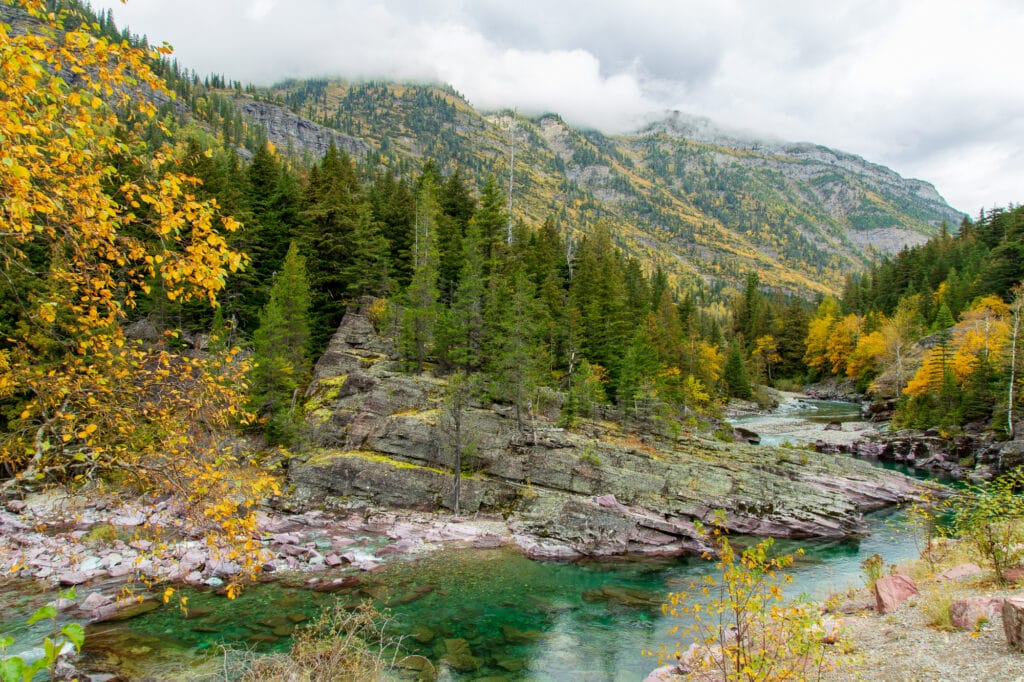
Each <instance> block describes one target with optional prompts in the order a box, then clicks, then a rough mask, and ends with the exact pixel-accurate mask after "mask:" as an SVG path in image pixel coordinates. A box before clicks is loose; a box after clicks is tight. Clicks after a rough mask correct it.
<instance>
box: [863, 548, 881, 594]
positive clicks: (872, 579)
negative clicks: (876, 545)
mask: <svg viewBox="0 0 1024 682" xmlns="http://www.w3.org/2000/svg"><path fill="white" fill-rule="evenodd" d="M883 566H885V562H884V561H883V560H882V555H881V554H872V555H871V556H869V557H867V558H865V559H864V561H862V562H860V570H861V573H863V574H864V584H865V585H866V586H867V588H868V589H869V590H874V589H875V583H877V582H878V579H879V578H881V577H882V568H883Z"/></svg>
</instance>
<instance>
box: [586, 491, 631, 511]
mask: <svg viewBox="0 0 1024 682" xmlns="http://www.w3.org/2000/svg"><path fill="white" fill-rule="evenodd" d="M594 502H596V503H597V504H599V505H600V506H602V507H606V508H608V509H614V510H615V511H620V512H628V511H629V510H628V509H626V506H625V505H624V504H622V503H621V502H619V501H618V500H617V499H615V495H612V494H611V493H609V494H607V495H599V496H597V497H595V498H594Z"/></svg>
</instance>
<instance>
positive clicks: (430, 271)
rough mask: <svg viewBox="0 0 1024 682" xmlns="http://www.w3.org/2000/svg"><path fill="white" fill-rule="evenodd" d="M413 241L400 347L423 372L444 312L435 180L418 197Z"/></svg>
mask: <svg viewBox="0 0 1024 682" xmlns="http://www.w3.org/2000/svg"><path fill="white" fill-rule="evenodd" d="M416 203H417V206H416V221H415V225H414V240H413V274H412V281H411V282H410V283H409V288H408V289H407V291H406V296H405V305H404V307H403V308H402V320H401V324H402V327H401V333H400V336H399V349H400V352H401V354H402V357H403V359H404V360H405V362H406V365H407V366H410V367H413V366H414V367H415V368H416V371H417V372H422V371H423V367H424V363H425V362H426V360H427V356H428V354H429V353H430V352H431V351H432V349H433V344H434V333H435V331H436V328H437V322H438V317H439V315H440V304H439V302H438V289H437V262H438V255H437V223H438V220H439V216H440V209H439V208H438V205H437V196H436V194H435V188H434V183H433V181H432V180H431V179H429V178H428V179H427V180H426V181H425V182H424V183H423V186H422V189H421V190H420V192H419V196H418V198H417V202H416Z"/></svg>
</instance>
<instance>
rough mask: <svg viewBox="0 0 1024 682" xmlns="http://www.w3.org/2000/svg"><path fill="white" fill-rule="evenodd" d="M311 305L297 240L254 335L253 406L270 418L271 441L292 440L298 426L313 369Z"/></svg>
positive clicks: (268, 421)
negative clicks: (302, 392)
mask: <svg viewBox="0 0 1024 682" xmlns="http://www.w3.org/2000/svg"><path fill="white" fill-rule="evenodd" d="M309 304H310V289H309V282H308V280H307V278H306V263H305V258H303V257H302V256H301V255H300V254H299V250H298V248H297V247H296V245H295V244H294V243H292V245H291V246H290V247H289V249H288V253H287V254H286V255H285V259H284V263H283V265H282V269H281V272H280V273H279V274H278V275H277V277H275V278H274V284H273V286H272V287H271V288H270V297H269V300H268V301H267V305H266V306H265V307H264V308H263V310H262V311H261V313H260V324H259V327H257V329H256V332H255V333H254V334H253V370H252V406H253V409H254V410H255V411H256V412H257V413H258V414H259V415H261V416H263V417H265V418H266V434H267V439H268V440H269V441H270V442H271V443H280V444H288V443H290V442H291V441H292V439H293V438H294V435H295V432H296V430H297V428H298V423H299V417H300V414H299V410H297V409H296V405H295V403H296V397H297V395H298V392H299V389H300V388H301V387H302V385H303V384H304V383H305V381H306V379H307V374H308V372H309V361H308V359H307V357H306V355H305V348H306V342H307V339H308V336H309V322H308V312H309Z"/></svg>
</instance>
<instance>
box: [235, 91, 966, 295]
mask: <svg viewBox="0 0 1024 682" xmlns="http://www.w3.org/2000/svg"><path fill="white" fill-rule="evenodd" d="M224 94H225V95H227V96H230V97H231V98H232V100H233V103H234V107H235V110H236V111H237V112H238V113H239V114H241V116H242V117H243V118H244V119H246V121H247V122H248V123H249V124H250V125H258V126H262V127H264V128H266V130H267V136H268V139H269V140H270V141H272V142H273V143H274V144H275V145H276V146H277V147H278V148H279V149H290V150H291V151H292V152H293V153H294V154H296V155H298V156H303V155H305V156H306V157H307V158H315V157H317V156H319V155H320V154H322V153H323V150H324V149H325V148H326V146H327V144H329V141H330V140H332V139H333V140H334V141H335V143H336V144H338V145H339V146H341V147H344V148H345V149H347V150H348V151H349V152H350V153H352V154H353V155H354V156H356V158H361V159H365V160H367V161H369V162H374V161H380V162H383V163H385V164H388V165H390V166H392V167H393V168H395V169H398V170H402V169H413V168H416V167H418V166H419V165H420V164H422V163H423V161H424V160H426V159H427V158H432V159H434V160H435V161H436V162H438V163H440V164H441V165H442V166H447V167H458V168H460V169H461V170H462V171H463V172H464V173H468V174H470V175H473V176H475V177H476V178H477V180H478V181H482V180H483V179H484V178H485V177H486V176H487V175H488V174H489V173H494V174H495V175H497V176H498V177H499V178H501V180H502V182H503V183H506V186H507V183H508V180H509V177H508V176H509V161H510V157H511V155H512V148H513V146H514V173H513V178H512V183H513V184H512V187H513V190H514V197H513V205H514V214H515V216H516V218H517V219H522V220H524V221H526V222H528V223H530V224H534V225H537V224H540V223H541V222H542V221H543V220H545V219H548V218H554V219H555V220H557V221H558V222H559V223H560V225H561V226H562V228H563V229H567V230H569V231H570V233H583V232H586V230H587V229H588V226H590V225H592V224H593V223H594V222H596V221H604V222H606V223H607V224H608V225H609V226H610V227H611V228H612V230H613V232H614V233H615V234H616V236H617V239H618V240H619V243H620V244H621V246H622V247H623V248H624V249H625V250H626V251H627V252H629V253H631V254H633V255H636V256H638V257H639V258H640V259H641V260H642V261H644V262H645V263H647V264H648V265H650V266H653V265H661V266H662V267H663V268H664V269H665V271H666V272H667V273H668V274H669V276H670V277H671V278H673V279H675V280H676V281H677V282H678V283H681V284H695V283H698V282H703V283H704V285H710V286H711V287H712V288H721V287H723V286H725V285H728V284H733V283H735V282H737V281H739V280H740V278H742V276H743V275H744V274H745V273H746V272H749V271H750V270H755V269H756V270H757V271H758V272H759V273H760V275H761V281H762V282H764V283H765V284H767V285H769V286H773V287H777V288H780V289H784V290H788V291H794V292H804V293H807V292H808V291H818V292H825V291H829V292H834V291H836V289H837V287H839V286H840V284H841V282H842V279H843V276H844V275H845V274H846V273H848V272H850V271H852V270H856V269H861V268H863V267H864V266H865V264H867V263H868V262H870V261H872V260H874V259H876V258H877V257H878V256H879V255H881V254H891V253H895V252H897V251H899V250H900V249H901V248H903V247H904V246H907V245H916V244H920V243H923V242H924V241H925V240H926V239H927V238H928V237H929V236H930V235H932V234H935V233H936V232H937V231H938V228H939V226H940V224H941V223H942V222H943V221H946V222H947V223H949V224H950V226H951V227H953V228H955V227H956V226H957V225H958V224H959V222H960V221H961V219H962V218H963V214H962V213H960V212H958V211H956V210H955V209H953V208H951V207H950V206H949V205H948V204H946V202H945V201H944V200H943V199H942V197H941V196H939V194H938V193H937V192H936V190H935V188H934V187H933V186H932V185H930V184H928V183H926V182H923V181H920V180H909V179H905V178H902V177H900V176H899V175H898V174H896V173H895V172H893V171H892V170H890V169H888V168H885V167H884V166H880V165H877V164H872V163H869V162H867V161H865V160H864V159H862V158H860V157H858V156H854V155H852V154H847V153H844V152H840V151H836V150H833V149H829V148H827V147H823V146H820V145H812V144H806V143H786V142H780V141H772V140H766V139H757V138H755V137H752V136H748V135H744V134H740V133H730V132H728V131H723V130H721V129H719V128H717V127H716V126H715V125H714V124H713V123H712V122H710V121H709V120H707V119H702V118H696V117H690V116H686V115H684V114H681V113H678V112H673V113H671V114H669V115H668V116H667V117H666V118H664V119H663V120H660V121H658V122H655V123H652V124H650V125H648V126H647V127H645V128H643V129H642V130H639V131H637V132H635V133H632V134H627V135H608V134H604V133H601V132H599V131H595V130H580V129H576V128H574V127H572V126H570V125H569V124H568V123H566V122H565V121H564V120H562V119H561V118H560V117H559V116H558V115H556V114H545V115H541V116H535V117H526V116H519V115H516V114H514V113H513V112H508V111H503V112H490V113H486V112H480V111H477V110H476V109H474V108H473V107H472V106H471V105H470V103H469V102H467V101H466V99H465V98H463V97H462V96H461V95H459V94H458V93H457V92H455V91H454V90H452V89H451V88H447V87H442V86H435V85H414V84H395V83H348V82H343V81H326V80H309V81H286V82H284V83H281V84H278V85H276V86H273V87H271V88H269V89H266V90H255V89H251V88H250V89H249V90H248V91H246V92H242V91H241V90H240V89H236V90H235V91H233V92H232V91H224ZM513 141H514V144H513Z"/></svg>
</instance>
